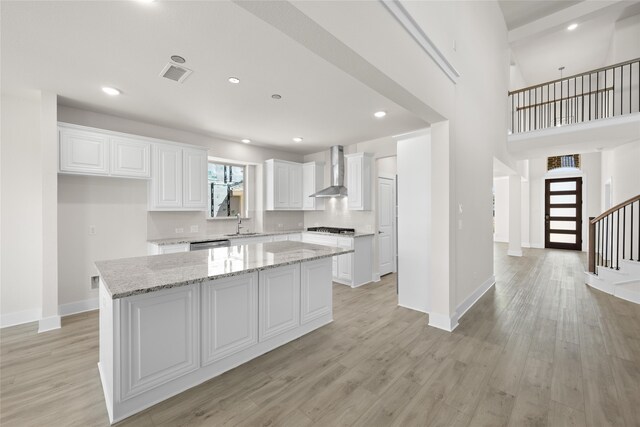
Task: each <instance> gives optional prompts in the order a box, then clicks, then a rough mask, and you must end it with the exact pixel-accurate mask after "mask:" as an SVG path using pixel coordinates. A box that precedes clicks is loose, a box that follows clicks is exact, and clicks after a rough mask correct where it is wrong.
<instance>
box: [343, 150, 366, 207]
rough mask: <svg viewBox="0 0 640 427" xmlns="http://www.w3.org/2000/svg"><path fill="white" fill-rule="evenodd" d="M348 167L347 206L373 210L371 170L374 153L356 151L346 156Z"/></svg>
mask: <svg viewBox="0 0 640 427" xmlns="http://www.w3.org/2000/svg"><path fill="white" fill-rule="evenodd" d="M344 157H345V160H346V167H347V191H348V193H349V195H348V196H347V208H348V209H349V210H352V211H370V210H371V171H372V166H373V155H372V154H370V153H354V154H347V155H345V156H344Z"/></svg>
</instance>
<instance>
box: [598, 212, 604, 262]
mask: <svg viewBox="0 0 640 427" xmlns="http://www.w3.org/2000/svg"><path fill="white" fill-rule="evenodd" d="M598 222H599V223H600V265H604V258H603V255H604V218H602V219H600V221H598Z"/></svg>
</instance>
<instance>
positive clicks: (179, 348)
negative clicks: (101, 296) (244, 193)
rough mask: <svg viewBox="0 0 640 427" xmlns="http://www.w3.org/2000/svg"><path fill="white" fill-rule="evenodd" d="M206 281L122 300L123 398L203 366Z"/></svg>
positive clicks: (121, 351)
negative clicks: (203, 290)
mask: <svg viewBox="0 0 640 427" xmlns="http://www.w3.org/2000/svg"><path fill="white" fill-rule="evenodd" d="M199 290H200V285H199V284H194V285H189V286H181V287H177V288H171V289H165V290H161V291H156V292H149V293H146V294H141V295H135V296H132V297H126V298H122V300H121V303H120V319H121V323H120V331H121V337H120V338H121V339H120V354H121V357H120V359H121V381H120V384H121V387H120V390H121V400H126V399H129V398H131V397H133V396H136V395H139V394H140V393H144V392H146V391H148V390H151V389H153V388H155V387H159V386H161V385H162V384H165V383H167V382H169V381H171V380H174V379H176V378H178V377H180V376H182V375H185V374H187V373H189V372H192V371H195V370H196V369H198V368H199V367H200V328H199V327H200V312H199V304H200V299H199Z"/></svg>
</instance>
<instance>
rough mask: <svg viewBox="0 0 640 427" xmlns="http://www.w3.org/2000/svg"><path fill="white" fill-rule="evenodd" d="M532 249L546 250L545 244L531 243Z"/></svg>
mask: <svg viewBox="0 0 640 427" xmlns="http://www.w3.org/2000/svg"><path fill="white" fill-rule="evenodd" d="M530 247H532V248H534V249H544V244H543V243H531V244H530Z"/></svg>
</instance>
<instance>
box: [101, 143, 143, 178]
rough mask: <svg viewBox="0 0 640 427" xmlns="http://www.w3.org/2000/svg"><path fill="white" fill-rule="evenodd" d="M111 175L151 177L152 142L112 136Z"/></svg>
mask: <svg viewBox="0 0 640 427" xmlns="http://www.w3.org/2000/svg"><path fill="white" fill-rule="evenodd" d="M110 145H111V175H112V176H122V177H137V178H149V177H150V176H151V161H150V159H151V143H150V142H148V141H136V140H135V139H129V138H121V137H115V138H110Z"/></svg>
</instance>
